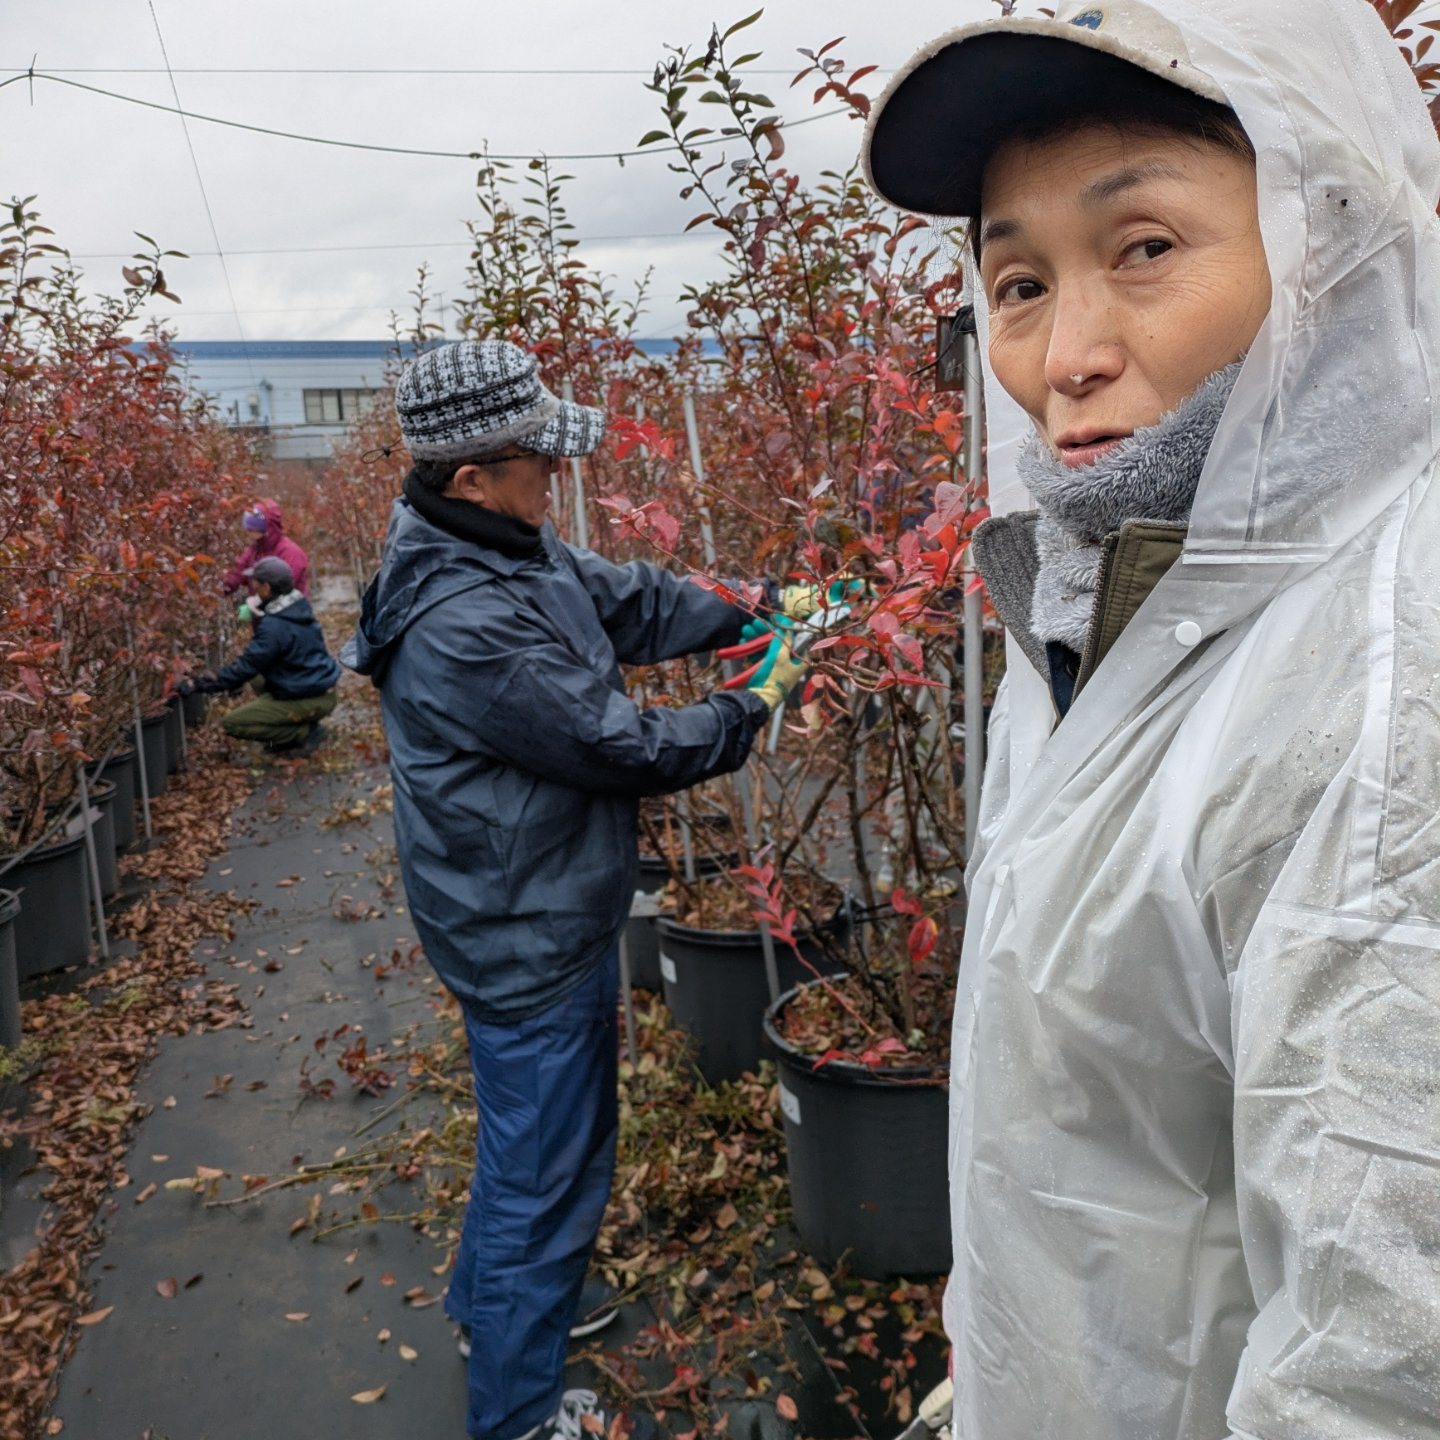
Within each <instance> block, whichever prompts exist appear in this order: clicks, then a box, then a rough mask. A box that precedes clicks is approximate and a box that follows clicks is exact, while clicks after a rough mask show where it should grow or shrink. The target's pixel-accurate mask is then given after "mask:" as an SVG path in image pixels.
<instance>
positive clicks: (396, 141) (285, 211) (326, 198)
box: [0, 0, 1032, 340]
mask: <svg viewBox="0 0 1440 1440" xmlns="http://www.w3.org/2000/svg"><path fill="white" fill-rule="evenodd" d="M153 6H154V15H155V16H156V17H158V20H159V26H160V32H161V34H162V35H163V38H164V44H165V48H166V51H167V52H168V55H169V61H170V64H171V66H172V67H173V68H174V71H175V84H176V86H177V87H178V89H179V95H180V100H181V103H182V105H183V106H184V108H186V109H188V110H192V111H199V112H203V113H205V114H209V115H215V116H220V117H222V118H226V119H232V120H241V121H245V122H248V123H251V124H256V125H263V126H269V127H273V128H276V129H282V130H293V131H299V132H303V133H306V134H312V135H320V136H326V137H331V138H336V139H344V140H356V141H363V142H366V143H373V144H382V145H400V146H413V147H417V148H423V149H439V150H458V151H471V150H476V149H479V148H480V146H481V145H482V143H484V142H486V141H488V142H489V145H490V148H491V150H492V152H494V153H496V154H504V153H523V154H531V153H535V152H538V151H542V150H543V151H547V152H548V153H550V154H553V155H560V154H567V153H573V152H590V151H597V150H604V151H607V152H609V151H614V150H621V149H633V148H634V146H635V143H636V142H637V141H638V140H639V138H640V137H641V135H642V134H644V133H645V132H646V131H647V130H650V129H652V128H655V127H656V126H657V124H658V111H657V104H656V100H657V97H655V96H654V95H652V94H651V93H650V92H649V91H647V90H646V89H644V88H643V86H644V79H645V76H646V75H648V73H649V72H650V70H651V69H652V68H653V66H654V64H655V62H656V60H658V59H659V58H661V56H662V55H663V53H664V47H665V46H666V45H667V44H690V45H692V46H703V43H704V40H705V37H706V36H707V35H708V33H709V28H710V24H711V22H712V20H713V21H718V22H719V23H720V25H721V27H722V29H723V28H724V27H725V26H726V25H728V24H730V23H732V22H733V21H735V20H737V19H739V18H741V17H742V16H743V15H746V14H748V13H750V12H751V11H752V10H753V9H755V8H757V7H756V0H624V3H618V0H601V3H596V0H586V3H582V0H526V3H521V4H498V3H496V0H465V3H461V0H405V3H395V0H387V3H384V4H381V3H377V0H347V3H343V4H342V3H339V0H248V3H246V4H234V3H221V0H186V3H184V4H183V5H182V4H181V3H180V0H153ZM1023 8H1026V9H1029V8H1032V7H1030V6H1029V5H1026V6H1025V7H1023ZM996 13H998V12H997V10H996V7H995V5H994V4H993V3H991V0H898V3H895V0H892V3H890V4H876V3H875V0H824V3H818V4H817V3H805V0H771V3H770V4H769V5H767V6H766V9H765V14H764V16H763V17H762V19H761V20H760V21H759V22H758V23H757V24H756V25H754V26H753V27H751V29H750V30H749V31H748V32H747V39H748V40H749V41H753V43H747V44H746V45H745V47H744V48H745V49H746V50H747V51H748V50H763V51H764V52H765V58H764V59H763V60H762V61H759V62H757V65H758V66H762V67H770V68H775V69H780V70H783V71H784V73H783V74H774V75H767V76H765V77H764V80H765V91H766V93H767V94H769V95H770V96H771V97H772V98H773V99H774V100H776V101H777V102H778V104H779V105H780V108H781V111H782V113H783V114H784V115H785V116H786V117H787V119H790V120H798V119H801V118H803V117H805V116H807V115H810V114H814V113H816V107H814V106H813V105H812V104H811V98H810V97H811V94H812V93H813V86H812V87H809V88H804V87H802V88H800V89H796V90H790V89H789V88H788V86H789V80H790V76H791V75H792V74H793V73H794V71H795V70H797V69H798V68H799V66H800V65H801V64H803V63H804V62H803V61H801V60H800V58H799V57H798V55H797V54H796V50H797V47H800V46H806V47H809V48H812V49H813V48H817V47H818V46H819V45H821V44H823V43H824V42H826V41H828V40H831V39H833V38H835V37H836V36H840V35H844V36H846V37H847V38H846V41H845V43H844V44H843V45H841V46H840V47H839V48H838V50H837V52H836V53H838V54H840V55H842V56H843V57H844V59H845V60H846V61H847V62H848V63H850V64H852V65H854V66H859V65H878V66H880V67H882V71H883V70H885V69H888V68H889V67H891V66H894V65H897V64H899V63H901V62H902V61H903V60H904V59H905V58H907V57H908V56H909V54H910V53H911V52H912V51H913V50H915V49H916V48H917V47H918V46H919V45H921V44H922V43H923V42H924V41H926V40H928V39H930V38H931V37H933V36H934V35H937V34H939V33H941V32H942V31H944V30H946V29H948V28H950V27H951V26H954V25H958V24H963V23H965V22H966V21H968V20H972V19H979V18H983V17H985V16H989V15H994V14H996ZM737 38H738V37H737ZM32 56H33V57H34V63H35V67H36V69H37V70H39V71H52V72H56V73H66V74H67V78H68V79H71V80H74V81H79V82H82V83H85V84H90V85H96V86H100V87H102V88H104V89H107V90H113V91H118V92H121V93H123V94H126V95H131V96H136V97H139V98H141V99H145V100H151V101H154V102H157V103H160V104H167V105H168V104H173V97H172V94H171V90H170V80H169V78H168V77H167V76H166V74H165V73H164V69H163V60H162V55H161V48H160V39H159V37H157V33H156V26H155V22H154V20H153V19H152V12H151V5H150V3H149V0H45V3H43V4H37V3H30V4H27V5H23V6H21V5H18V4H17V5H12V6H10V7H9V14H8V16H7V18H6V22H5V24H4V26H3V28H0V80H4V79H6V78H8V77H9V76H10V75H12V74H14V73H15V72H16V71H17V70H24V69H25V68H26V67H27V66H29V65H30V63H31V59H32ZM236 69H252V70H259V71H266V72H274V71H279V70H293V71H309V72H316V71H334V70H340V69H350V70H353V71H362V70H372V71H374V70H392V71H394V70H410V71H428V72H435V71H438V70H443V69H468V70H493V71H495V72H497V73H493V74H438V73H423V74H356V73H351V74H333V73H332V74H324V73H291V74H286V73H249V74H242V73H197V72H202V71H206V70H210V71H212V72H213V71H216V70H232V71H233V70H236ZM87 70H88V71H90V72H91V73H80V72H82V71H87ZM565 70H582V71H620V72H627V73H618V74H617V73H588V74H562V73H554V72H559V71H565ZM67 72H68V73H67ZM125 72H130V73H125ZM545 72H550V73H545ZM884 79H885V76H884V74H883V73H881V74H877V75H875V76H872V77H871V78H870V80H869V81H868V82H866V84H867V85H868V86H869V87H870V88H871V92H872V93H876V92H877V91H878V89H879V87H880V85H881V84H883V82H884ZM31 90H32V87H31V84H30V82H29V81H23V80H22V81H21V82H19V83H18V84H12V85H10V86H9V87H8V88H5V89H0V137H3V138H0V147H3V149H0V160H3V164H0V176H3V179H0V192H3V194H0V198H6V197H8V196H9V195H11V194H17V195H29V194H32V193H33V194H37V195H38V196H39V204H40V206H41V208H42V210H43V212H44V216H45V219H46V221H47V223H48V224H50V225H51V226H52V227H53V228H54V229H55V230H56V232H57V238H58V239H59V240H60V242H61V243H63V244H64V245H66V246H67V247H68V248H69V249H70V250H71V251H72V252H73V253H74V254H75V255H76V256H77V257H83V264H84V265H85V268H86V270H87V273H88V275H89V277H90V280H91V283H92V288H95V289H109V288H114V287H115V286H116V285H117V284H118V267H119V265H120V264H121V263H122V260H121V259H120V258H114V257H117V256H128V255H129V254H130V252H131V251H132V250H133V249H134V248H135V246H136V242H135V240H134V238H133V232H134V231H137V230H139V231H144V232H145V233H146V234H149V235H152V236H154V237H155V238H156V239H157V240H159V241H160V242H161V243H162V244H163V245H164V246H166V247H167V248H172V249H176V250H184V251H186V252H187V253H189V254H190V255H191V256H192V257H193V258H191V259H189V260H183V261H176V262H175V263H174V268H173V270H171V271H170V272H168V273H169V277H170V280H171V284H172V287H173V288H174V290H175V291H176V292H177V293H178V294H179V295H180V296H181V297H182V299H183V301H184V303H183V304H182V305H181V306H179V307H178V308H177V307H173V306H165V305H164V303H163V302H157V306H159V307H160V308H162V309H163V310H164V311H165V312H166V313H168V314H170V315H172V316H173V318H174V323H175V325H176V326H177V328H178V330H179V333H180V334H181V336H182V337H183V338H186V339H233V338H237V336H238V335H239V334H241V333H242V329H241V327H243V334H244V335H245V336H246V337H248V338H249V339H252V340H253V339H340V338H370V337H379V336H382V335H383V334H384V333H385V330H386V316H387V311H388V310H390V309H391V308H397V309H400V310H401V311H402V312H405V311H408V308H409V301H408V299H407V292H408V291H409V290H410V288H411V286H412V285H413V283H414V276H415V269H416V267H417V266H418V265H419V264H420V262H421V261H423V260H428V261H429V262H430V263H431V266H432V269H433V271H434V276H435V279H434V281H433V285H434V288H435V289H436V290H437V291H448V292H449V293H450V294H452V295H453V294H456V293H458V292H459V290H460V288H461V285H462V280H461V276H462V272H463V269H464V264H465V258H466V253H467V252H466V247H465V243H464V241H465V233H464V230H463V228H462V221H463V220H464V219H466V218H468V217H473V216H475V215H476V214H477V213H478V212H477V209H476V206H475V201H474V189H473V187H474V175H475V165H474V163H473V162H471V161H468V160H453V159H431V158H422V157H416V156H391V155H382V154H375V153H369V152H364V151H354V150H343V149H332V148H328V147H322V146H316V145H307V144H302V143H298V142H296V141H292V140H284V139H278V138H273V137H270V136H265V135H256V134H249V133H246V132H243V131H239V130H233V129H225V128H222V127H219V126H216V125H210V124H206V123H204V122H202V121H198V120H191V121H190V122H189V129H190V138H191V141H192V142H193V145H194V151H195V157H196V160H197V161H198V166H199V172H200V178H201V179H202V180H203V182H204V187H205V192H206V193H207V194H208V196H209V201H210V209H211V212H212V213H213V216H214V225H215V231H216V232H217V233H218V235H219V241H220V247H221V248H222V249H223V250H224V252H225V256H226V264H227V266H228V270H229V276H230V282H231V287H232V288H233V292H234V302H235V309H236V310H238V312H239V318H238V321H237V318H236V315H235V313H234V311H232V308H231V302H230V297H229V295H228V294H227V290H226V285H225V281H224V274H223V271H222V266H221V263H220V261H219V260H218V259H217V258H215V256H214V255H213V254H205V253H204V252H213V251H214V250H215V248H216V246H215V242H214V239H213V238H212V235H211V230H210V223H209V221H208V220H207V217H206V212H205V205H204V202H203V200H202V196H201V189H200V185H199V183H198V182H197V179H196V174H195V169H194V167H193V166H192V163H191V159H190V154H189V152H188V150H187V148H186V143H185V136H184V133H183V131H182V128H181V121H180V119H179V118H178V117H177V116H175V115H172V114H165V113H162V112H159V111H155V110H146V109H142V108H140V107H138V106H133V105H127V104H123V103H121V102H119V101H116V100H112V99H106V98H103V97H101V96H97V95H92V94H87V93H85V92H83V91H80V90H75V89H70V88H66V87H62V86H60V85H57V84H53V83H48V82H43V81H37V82H35V83H34V85H33V98H32V94H31ZM822 108H831V107H822ZM858 141H859V127H858V126H857V125H856V124H854V123H853V122H851V121H849V120H848V119H845V118H843V117H837V118H834V119H828V120H819V121H817V122H816V123H814V124H810V125H806V126H803V127H801V128H798V129H796V130H794V131H792V132H791V134H790V135H789V136H787V149H788V153H787V157H786V159H787V163H790V164H791V165H792V166H793V167H794V168H795V169H797V170H798V171H799V172H800V173H801V174H802V175H803V176H806V177H810V176H813V175H815V174H816V172H818V171H819V170H820V169H821V168H825V167H831V166H843V165H845V164H846V163H848V162H849V160H850V159H852V158H853V156H854V153H855V150H856V148H857V145H858ZM566 169H567V170H568V171H570V172H571V173H573V174H574V175H575V177H576V179H575V182H574V184H573V185H571V186H569V187H568V193H569V205H570V210H571V216H572V219H573V220H574V222H575V224H576V227H577V232H578V233H579V234H580V235H581V236H583V237H589V236H595V237H631V238H607V239H596V240H595V241H594V242H593V243H588V244H586V245H585V247H584V249H583V251H582V254H583V255H584V256H585V257H586V258H587V259H588V260H589V261H590V262H591V263H592V264H594V265H595V266H596V267H597V268H599V269H601V270H604V271H606V272H609V273H612V274H614V275H615V276H616V277H617V281H618V284H619V286H620V287H622V288H623V289H624V290H625V291H626V292H628V291H629V290H630V288H631V286H632V285H633V283H634V281H635V280H637V279H638V278H639V277H640V275H641V274H643V272H644V270H645V269H646V267H647V266H652V265H653V266H654V270H655V275H654V283H653V290H652V299H651V303H650V306H649V313H648V317H647V319H646V320H645V321H644V322H642V326H641V330H642V332H643V333H645V334H649V335H666V334H671V333H674V331H675V330H676V329H677V328H679V326H680V324H681V316H682V311H681V307H680V306H679V305H678V304H677V301H676V297H677V295H678V293H679V291H680V289H681V287H682V286H683V285H684V284H686V283H687V282H690V281H693V280H696V279H698V278H701V277H702V276H704V275H705V274H706V273H707V268H708V267H711V266H713V259H712V256H713V253H714V251H715V248H716V240H715V239H714V238H712V236H714V235H715V232H713V231H710V230H708V229H702V230H700V231H697V232H694V233H693V234H692V235H691V236H689V237H684V236H682V235H681V234H680V232H681V231H683V229H684V226H685V223H686V222H687V221H688V220H689V219H690V217H691V216H692V215H693V214H694V213H695V205H694V202H693V201H692V202H688V203H687V202H684V201H681V200H680V199H679V198H678V195H677V193H676V191H677V185H678V181H677V178H676V177H675V176H674V175H672V174H671V173H670V172H669V171H668V170H667V169H666V168H665V161H664V159H662V158H660V157H659V156H653V157H648V156H647V157H639V158H635V159H631V160H628V161H627V162H626V164H625V166H624V168H621V167H620V166H619V165H618V164H617V163H616V162H615V161H614V160H604V161H590V162H576V163H574V164H570V165H567V166H566ZM380 247H388V248H380ZM262 251H264V252H271V253H264V254H262V253H255V252H262ZM247 252H249V253H247Z"/></svg>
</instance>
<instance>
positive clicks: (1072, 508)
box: [1017, 360, 1242, 650]
mask: <svg viewBox="0 0 1440 1440" xmlns="http://www.w3.org/2000/svg"><path fill="white" fill-rule="evenodd" d="M1241 363H1242V362H1241V361H1239V360H1237V361H1236V362H1235V363H1234V364H1233V365H1227V366H1226V367H1225V368H1224V369H1223V370H1217V371H1216V372H1215V373H1214V374H1213V375H1211V376H1210V377H1209V378H1208V379H1206V380H1202V381H1201V382H1200V385H1199V386H1198V387H1197V388H1196V389H1195V390H1194V391H1193V392H1192V393H1191V394H1190V395H1189V396H1188V397H1187V398H1186V399H1184V400H1182V401H1181V402H1180V404H1179V405H1177V406H1176V407H1175V409H1173V410H1172V411H1171V412H1170V413H1169V414H1168V415H1165V416H1162V417H1161V419H1160V420H1159V421H1158V422H1157V423H1156V424H1154V425H1151V426H1149V427H1148V428H1146V429H1144V430H1137V431H1136V432H1135V433H1134V434H1133V435H1130V436H1128V437H1127V438H1126V439H1124V440H1122V441H1121V442H1120V444H1118V445H1117V446H1116V447H1115V448H1114V449H1113V450H1112V451H1110V453H1109V454H1108V455H1105V456H1104V457H1102V458H1101V459H1100V460H1098V461H1097V462H1096V463H1095V464H1094V465H1087V466H1084V467H1083V468H1081V469H1078V470H1075V469H1071V468H1069V467H1068V466H1066V465H1063V464H1062V463H1061V462H1060V461H1059V460H1058V459H1057V458H1056V457H1055V455H1054V454H1053V453H1052V452H1051V450H1050V447H1049V446H1048V445H1047V444H1046V443H1045V442H1044V441H1043V440H1042V439H1041V438H1040V437H1039V435H1032V436H1031V437H1030V438H1029V439H1028V440H1027V441H1026V442H1025V445H1024V448H1023V449H1022V450H1021V452H1020V456H1019V459H1018V461H1017V467H1018V469H1019V473H1020V478H1021V480H1023V481H1024V482H1025V488H1026V489H1027V490H1029V492H1030V494H1031V495H1032V496H1033V497H1034V499H1035V504H1036V507H1037V508H1038V509H1039V511H1040V519H1039V523H1038V524H1037V525H1036V527H1035V539H1036V545H1037V548H1038V551H1039V559H1040V569H1039V572H1038V573H1037V575H1036V576H1035V599H1034V605H1033V609H1032V611H1031V624H1032V626H1033V627H1034V631H1035V635H1036V637H1037V638H1038V639H1040V640H1041V641H1050V640H1058V641H1060V642H1061V643H1062V644H1064V645H1068V646H1069V647H1070V648H1071V649H1072V650H1083V649H1084V646H1085V637H1086V634H1087V632H1088V630H1089V628H1090V616H1091V612H1092V610H1093V609H1094V607H1095V586H1096V581H1097V572H1098V571H1099V568H1100V542H1101V540H1102V539H1104V537H1105V536H1106V535H1108V534H1110V532H1111V531H1113V530H1118V529H1119V528H1120V527H1121V525H1123V524H1124V523H1125V522H1126V521H1127V520H1155V521H1159V522H1161V523H1163V524H1170V525H1180V524H1185V523H1186V522H1187V521H1188V520H1189V519H1190V508H1191V506H1192V505H1193V504H1194V503H1195V490H1196V487H1197V486H1198V485H1199V483H1200V472H1201V470H1202V469H1204V467H1205V457H1206V455H1207V454H1209V452H1210V442H1211V441H1212V440H1213V439H1214V438H1215V430H1216V428H1217V427H1218V426H1219V424H1220V416H1221V415H1222V414H1223V413H1224V411H1225V404H1226V401H1228V400H1229V398H1230V392H1231V390H1233V389H1234V387H1235V381H1236V379H1237V377H1238V376H1239V374H1240V366H1241Z"/></svg>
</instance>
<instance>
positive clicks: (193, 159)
mask: <svg viewBox="0 0 1440 1440" xmlns="http://www.w3.org/2000/svg"><path fill="white" fill-rule="evenodd" d="M146 4H147V5H148V6H149V9H150V19H151V21H152V22H153V23H154V26H155V38H156V40H158V41H159V42H160V56H161V58H162V59H163V60H164V61H165V70H166V73H167V74H168V75H169V78H170V93H171V94H172V95H174V97H175V113H176V114H177V115H179V117H180V128H181V130H182V131H183V132H184V134H185V148H186V149H187V150H188V151H189V152H190V165H191V167H192V168H193V169H194V171H195V183H196V184H197V185H198V186H199V187H200V199H201V202H202V203H203V204H204V206H205V219H206V220H207V221H208V222H209V225H210V237H211V239H212V240H214V242H215V254H216V256H217V257H218V259H219V261H220V272H221V274H222V275H223V276H224V277H225V293H226V295H227V296H228V297H229V300H230V309H231V312H232V313H233V314H234V316H235V329H236V331H237V332H238V333H239V336H240V339H241V341H242V342H243V343H244V344H245V345H246V347H247V353H246V364H247V367H248V368H249V369H250V378H251V379H252V380H253V379H254V378H255V370H254V367H253V366H251V365H250V364H249V353H248V347H249V341H250V337H249V336H248V335H246V333H245V322H244V321H243V320H242V319H241V318H240V307H239V305H238V304H237V303H236V300H235V287H234V286H233V285H232V284H231V283H230V266H229V265H228V264H227V263H226V260H225V249H224V246H222V245H221V243H220V230H219V228H218V227H217V226H216V224H215V212H214V211H213V210H212V209H211V208H210V196H209V194H208V192H207V191H206V189H205V177H204V176H203V175H202V174H201V173H200V159H199V157H198V156H197V155H196V154H195V143H194V141H193V140H191V138H190V126H189V124H188V123H187V121H186V116H185V111H184V109H183V108H182V107H181V104H180V89H179V86H177V85H176V83H175V75H174V72H173V71H171V69H170V52H169V51H168V50H167V49H166V48H165V35H164V32H163V31H162V30H161V29H160V17H159V15H157V14H156V13H155V0H146Z"/></svg>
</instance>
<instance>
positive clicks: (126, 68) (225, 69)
mask: <svg viewBox="0 0 1440 1440" xmlns="http://www.w3.org/2000/svg"><path fill="white" fill-rule="evenodd" d="M19 68H21V67H19V66H15V65H0V70H15V69H19ZM45 73H46V74H47V75H163V74H165V71H164V70H162V69H158V68H156V67H154V66H149V65H47V66H46V67H45ZM174 73H175V74H176V75H624V76H629V77H631V78H633V77H635V76H637V75H643V76H649V75H653V74H654V70H653V69H651V70H635V69H601V68H597V67H594V66H575V67H569V68H562V67H558V66H519V65H494V66H485V67H472V66H454V67H445V68H439V69H437V68H432V67H424V68H419V67H416V68H411V69H405V68H396V67H393V66H364V67H361V66H328V65H326V66H314V65H310V66H298V65H294V66H291V65H207V66H188V67H184V66H181V67H177V68H176V69H175V71H174ZM745 73H746V74H747V75H793V74H795V73H796V72H795V68H794V67H793V66H787V67H785V68H784V69H780V68H778V67H777V68H775V69H764V68H758V67H757V68H753V69H752V68H751V67H750V66H746V68H745Z"/></svg>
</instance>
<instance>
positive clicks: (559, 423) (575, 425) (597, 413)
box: [515, 400, 605, 455]
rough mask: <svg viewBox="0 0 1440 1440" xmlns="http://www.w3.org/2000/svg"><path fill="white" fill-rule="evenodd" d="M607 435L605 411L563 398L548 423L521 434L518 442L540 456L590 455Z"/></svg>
mask: <svg viewBox="0 0 1440 1440" xmlns="http://www.w3.org/2000/svg"><path fill="white" fill-rule="evenodd" d="M604 438H605V412H604V411H603V410H598V409H596V408H595V407H594V406H592V405H576V404H575V403H574V402H573V401H571V400H562V401H561V402H560V408H559V410H558V411H556V413H555V414H554V415H553V416H551V418H550V419H549V420H547V421H546V422H545V424H544V425H542V426H541V427H540V428H539V429H538V430H533V431H531V432H530V433H529V434H528V435H521V436H520V437H519V438H518V439H517V440H516V442H515V443H516V444H517V445H523V446H524V447H525V448H526V449H527V450H533V451H535V453H536V454H537V455H589V454H591V453H592V452H593V451H594V450H596V449H597V448H598V447H599V444H600V442H601V441H602V440H603V439H604Z"/></svg>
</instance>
